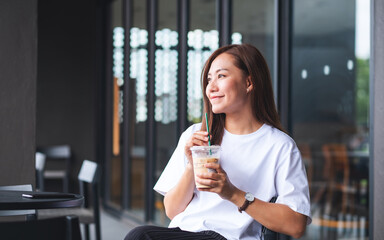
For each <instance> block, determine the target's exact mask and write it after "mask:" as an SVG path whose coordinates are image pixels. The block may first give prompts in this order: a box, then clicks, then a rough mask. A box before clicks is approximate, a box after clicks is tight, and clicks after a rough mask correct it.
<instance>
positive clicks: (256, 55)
mask: <svg viewBox="0 0 384 240" xmlns="http://www.w3.org/2000/svg"><path fill="white" fill-rule="evenodd" d="M222 53H227V54H230V55H232V57H233V58H234V65H235V66H236V67H238V68H239V69H241V70H242V71H243V72H244V74H245V76H250V79H251V82H252V85H253V88H252V90H251V92H250V94H251V99H252V100H251V101H252V103H251V106H252V110H253V111H252V112H253V115H254V117H255V118H256V120H257V121H259V122H260V123H266V124H268V125H271V126H273V127H275V128H277V129H279V130H281V131H284V130H283V128H282V126H281V123H280V119H279V115H278V113H277V110H276V105H275V100H274V96H273V88H272V80H271V75H270V73H269V68H268V65H267V62H266V61H265V59H264V57H263V55H262V54H261V53H260V51H259V50H258V49H257V48H256V47H254V46H252V45H250V44H240V45H238V44H233V45H228V46H224V47H221V48H219V49H217V50H216V51H215V52H213V53H212V55H211V56H210V57H209V58H208V60H207V61H206V63H205V65H204V68H203V71H202V75H201V84H202V90H203V96H204V112H205V113H207V115H208V124H209V130H210V133H211V135H212V139H211V143H212V144H217V145H220V144H221V141H222V139H223V135H224V124H225V114H224V113H220V114H214V113H213V112H212V105H211V103H210V101H209V99H208V97H207V95H206V93H205V92H206V88H207V85H208V80H207V77H208V72H209V69H210V68H211V65H212V62H213V61H214V60H215V59H216V58H217V57H218V56H219V55H220V54H222ZM203 116H205V115H204V114H203ZM204 118H205V117H203V121H202V126H201V130H202V131H206V130H207V126H206V124H205V119H204Z"/></svg>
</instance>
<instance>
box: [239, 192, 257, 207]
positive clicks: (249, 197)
mask: <svg viewBox="0 0 384 240" xmlns="http://www.w3.org/2000/svg"><path fill="white" fill-rule="evenodd" d="M253 201H255V197H254V196H253V194H252V193H250V192H247V193H246V194H245V202H244V204H243V206H241V207H239V212H243V211H245V209H247V207H248V206H249V204H251V203H252V202H253Z"/></svg>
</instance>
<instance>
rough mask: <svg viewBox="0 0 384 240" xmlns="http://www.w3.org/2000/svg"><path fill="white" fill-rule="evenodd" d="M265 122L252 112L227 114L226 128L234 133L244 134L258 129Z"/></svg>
mask: <svg viewBox="0 0 384 240" xmlns="http://www.w3.org/2000/svg"><path fill="white" fill-rule="evenodd" d="M262 125H263V124H262V123H260V122H259V121H257V120H256V119H255V118H254V117H253V114H252V112H249V113H246V114H244V113H243V114H235V115H228V114H227V115H226V116H225V129H226V130H227V131H228V132H230V133H233V134H238V135H244V134H249V133H253V132H255V131H257V130H258V129H259V128H260V127H261V126H262Z"/></svg>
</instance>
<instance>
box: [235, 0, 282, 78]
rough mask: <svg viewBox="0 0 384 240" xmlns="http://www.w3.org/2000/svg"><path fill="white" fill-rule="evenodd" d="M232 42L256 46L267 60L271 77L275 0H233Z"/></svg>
mask: <svg viewBox="0 0 384 240" xmlns="http://www.w3.org/2000/svg"><path fill="white" fill-rule="evenodd" d="M232 6H233V8H232V9H233V13H232V17H233V19H232V31H233V33H232V36H231V39H232V43H234V44H239V43H249V44H252V45H254V46H256V47H257V48H258V49H259V50H260V51H261V52H262V53H263V55H264V57H265V58H266V60H267V62H268V66H269V69H270V71H271V77H272V79H273V57H274V33H275V18H276V17H275V1H270V0H256V1H255V0H233V3H232Z"/></svg>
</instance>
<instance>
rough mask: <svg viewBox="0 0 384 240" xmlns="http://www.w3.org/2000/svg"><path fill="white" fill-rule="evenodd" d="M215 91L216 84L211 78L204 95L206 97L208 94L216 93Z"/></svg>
mask: <svg viewBox="0 0 384 240" xmlns="http://www.w3.org/2000/svg"><path fill="white" fill-rule="evenodd" d="M216 91H217V84H216V81H215V79H213V78H212V79H211V81H210V82H209V83H208V85H207V89H206V94H207V95H208V94H209V93H212V92H216Z"/></svg>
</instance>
